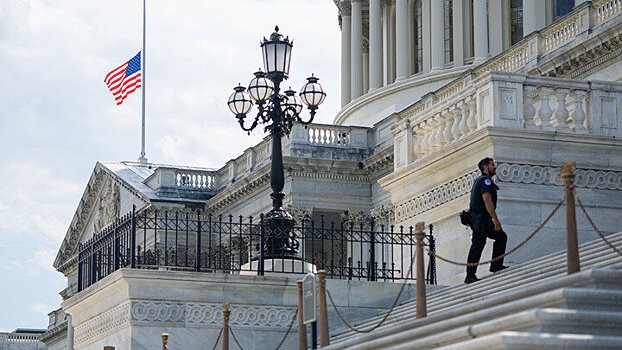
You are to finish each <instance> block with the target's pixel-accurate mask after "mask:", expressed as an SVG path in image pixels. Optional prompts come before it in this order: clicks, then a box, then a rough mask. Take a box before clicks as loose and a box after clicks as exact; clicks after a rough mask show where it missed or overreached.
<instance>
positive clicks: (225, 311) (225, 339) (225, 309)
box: [222, 303, 231, 350]
mask: <svg viewBox="0 0 622 350" xmlns="http://www.w3.org/2000/svg"><path fill="white" fill-rule="evenodd" d="M229 315H231V311H229V303H225V304H224V305H223V306H222V350H229Z"/></svg>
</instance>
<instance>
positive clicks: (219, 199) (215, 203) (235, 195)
mask: <svg viewBox="0 0 622 350" xmlns="http://www.w3.org/2000/svg"><path fill="white" fill-rule="evenodd" d="M269 183H270V174H269V173H268V172H267V171H264V172H263V173H262V174H261V175H260V176H257V177H256V178H254V179H253V180H250V181H248V182H245V183H244V184H242V185H240V186H239V187H235V186H236V185H233V186H234V189H233V190H231V191H229V192H228V191H223V192H221V193H219V194H218V195H216V196H215V197H213V198H212V199H210V200H208V201H207V204H208V208H209V210H210V211H211V212H213V213H220V212H222V211H223V210H224V209H225V208H226V207H227V206H228V205H230V204H231V203H233V202H235V201H237V200H240V199H243V198H244V197H245V196H247V195H248V194H249V193H253V192H255V191H256V190H257V189H259V188H262V187H263V186H266V185H267V184H269Z"/></svg>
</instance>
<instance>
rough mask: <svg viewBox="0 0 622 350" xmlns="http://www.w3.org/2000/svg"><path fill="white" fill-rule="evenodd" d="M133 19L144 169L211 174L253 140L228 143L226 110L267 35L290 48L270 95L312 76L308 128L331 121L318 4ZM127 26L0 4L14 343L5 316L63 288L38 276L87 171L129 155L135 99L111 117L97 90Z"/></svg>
mask: <svg viewBox="0 0 622 350" xmlns="http://www.w3.org/2000/svg"><path fill="white" fill-rule="evenodd" d="M147 6H148V8H147V12H148V19H147V21H148V22H147V66H146V71H145V73H146V75H145V79H146V88H145V90H144V91H145V95H146V151H147V157H148V158H149V160H150V161H151V162H155V163H164V164H179V165H193V166H206V167H214V168H219V167H222V166H225V164H226V162H227V160H229V159H232V158H235V157H237V156H239V155H240V154H241V153H242V152H243V151H244V150H245V149H246V148H248V147H251V146H253V145H255V144H257V143H258V142H260V141H261V140H262V139H263V138H264V137H265V136H266V135H265V134H264V133H263V130H262V129H261V128H258V129H257V130H255V132H254V133H253V134H252V135H251V136H248V135H247V134H246V133H245V132H244V131H242V130H241V129H240V128H239V126H238V125H237V122H236V120H235V118H234V117H233V115H232V114H231V113H230V111H229V109H228V108H227V105H226V101H227V98H228V97H229V95H230V94H231V93H232V92H233V90H232V88H233V87H234V86H236V85H237V83H238V82H239V83H242V84H243V85H246V84H248V82H249V81H250V79H251V77H252V73H253V72H254V71H256V70H257V68H259V67H260V66H261V65H262V60H261V56H260V48H259V40H260V39H261V38H263V37H264V36H268V35H270V33H271V32H272V31H273V29H274V26H275V25H277V24H278V25H279V26H280V28H281V32H282V33H284V34H286V35H289V36H290V38H293V39H294V50H293V57H292V70H291V72H290V73H291V74H290V79H289V80H288V81H287V82H286V83H285V84H284V87H289V86H290V85H291V86H292V87H293V88H294V89H296V90H297V89H299V88H300V86H301V85H302V84H304V83H305V78H306V77H307V76H309V75H310V74H311V73H312V72H313V73H315V75H316V76H318V77H320V83H322V85H323V86H324V89H325V90H326V92H327V93H328V97H327V100H326V102H325V104H324V105H323V106H322V107H321V108H320V110H319V111H318V115H317V120H318V121H319V122H324V123H327V122H330V121H331V120H332V118H333V117H334V115H335V113H336V112H337V111H338V109H339V103H340V102H339V97H338V96H339V82H338V80H339V76H340V74H339V55H340V46H339V45H340V43H339V36H340V32H339V27H338V25H337V10H336V8H335V6H334V4H333V3H332V2H331V1H327V0H296V1H292V0H259V1H258V0H236V1H204V0H184V1H177V0H175V1H173V0H161V1H155V2H148V5H147ZM141 19H142V2H140V1H136V2H127V1H125V0H92V1H83V0H58V1H49V0H11V1H0V65H1V66H2V69H1V70H0V91H2V92H3V93H2V94H1V95H0V110H1V111H2V112H1V113H0V149H2V151H3V152H2V157H0V193H2V196H0V271H2V272H3V277H4V276H11V279H12V283H11V285H12V288H11V290H3V291H0V299H3V300H11V304H15V305H16V308H15V309H12V310H14V311H12V312H5V313H4V314H2V315H0V329H14V328H15V326H16V325H15V324H14V323H15V322H18V320H17V319H16V318H15V317H12V316H11V315H10V314H13V315H14V314H16V313H19V312H20V311H19V310H21V309H23V308H24V307H25V306H26V305H35V303H34V302H33V300H37V301H36V302H37V303H40V304H36V305H38V306H37V307H36V309H38V310H39V311H40V312H39V313H41V312H43V309H44V308H47V307H49V308H50V309H49V310H51V309H53V308H55V307H52V306H47V305H55V303H57V302H58V301H57V300H58V294H57V293H58V291H59V290H60V289H61V288H63V285H65V280H64V279H63V278H60V277H59V276H60V274H59V273H57V272H54V271H53V269H52V268H51V263H52V261H53V258H54V256H55V255H56V252H57V251H58V248H59V247H60V244H61V242H62V239H63V237H64V234H65V232H66V231H67V228H68V226H69V224H70V222H71V219H72V217H73V214H74V211H75V210H76V207H77V205H78V202H79V200H80V196H81V195H82V193H83V190H84V187H85V185H86V183H87V181H88V179H89V176H90V174H91V172H92V170H93V167H94V165H95V163H96V161H98V160H102V161H110V160H112V161H122V160H135V159H136V158H137V157H138V155H139V153H140V142H141V140H140V133H141V113H142V105H141V92H142V91H141V90H139V91H138V92H136V93H134V94H133V95H131V96H130V97H129V98H128V99H127V100H126V101H125V102H124V103H123V105H121V106H116V105H115V104H114V103H113V98H112V96H111V94H110V92H109V91H108V90H107V88H106V86H105V84H104V83H103V78H104V76H105V74H106V73H107V72H108V71H110V70H111V69H113V68H115V67H117V66H118V65H119V64H121V63H123V62H124V61H125V60H127V59H129V58H130V57H132V56H133V55H134V54H135V53H136V52H137V51H139V50H140V47H141V41H142V23H141ZM16 271H17V272H19V273H13V272H16ZM32 286H37V287H36V288H35V287H32ZM35 292H37V293H38V295H37V296H36V297H35V296H34V293H35ZM41 295H45V297H43V296H41ZM49 310H47V311H49ZM45 313H47V312H45ZM39 316H40V315H39ZM19 322H20V324H21V325H28V324H29V323H30V325H32V326H34V325H38V324H40V323H43V324H45V320H43V321H41V320H39V319H35V318H27V317H26V316H24V317H23V318H20V319H19ZM22 322H24V323H22Z"/></svg>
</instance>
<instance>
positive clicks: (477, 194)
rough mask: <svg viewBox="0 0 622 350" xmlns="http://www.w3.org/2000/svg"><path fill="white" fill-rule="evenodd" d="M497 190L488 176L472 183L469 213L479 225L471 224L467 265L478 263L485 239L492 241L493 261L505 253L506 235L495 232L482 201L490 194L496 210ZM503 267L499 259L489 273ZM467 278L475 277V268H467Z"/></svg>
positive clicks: (501, 260) (491, 266)
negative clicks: (485, 194)
mask: <svg viewBox="0 0 622 350" xmlns="http://www.w3.org/2000/svg"><path fill="white" fill-rule="evenodd" d="M497 189H499V187H498V186H497V185H496V184H495V183H494V182H493V181H492V179H491V178H490V176H488V175H486V174H482V175H481V176H479V177H478V178H477V179H475V182H474V183H473V188H472V189H471V202H470V204H469V210H470V212H471V213H473V214H475V215H479V216H480V219H481V220H480V224H479V225H478V224H476V223H472V224H471V229H472V230H473V237H472V238H471V249H469V256H468V258H467V262H468V263H478V262H479V259H480V257H481V256H482V251H483V250H484V246H485V245H486V237H488V238H490V239H493V240H494V241H495V243H494V244H493V246H492V257H493V259H494V258H495V257H497V256H499V255H502V254H504V253H505V245H506V243H507V239H508V237H507V235H506V234H505V232H503V230H500V231H495V228H494V224H493V223H492V217H491V216H490V214H488V211H487V210H486V205H485V204H484V199H483V198H482V195H483V194H484V193H486V192H488V193H490V195H491V197H492V203H493V204H494V207H495V209H496V208H497ZM501 266H503V259H499V260H497V261H495V262H493V263H492V264H491V265H490V270H491V271H497V270H500V267H501ZM466 270H467V276H475V272H477V266H467V269H466Z"/></svg>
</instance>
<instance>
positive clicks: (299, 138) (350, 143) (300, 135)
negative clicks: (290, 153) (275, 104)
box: [285, 124, 369, 148]
mask: <svg viewBox="0 0 622 350" xmlns="http://www.w3.org/2000/svg"><path fill="white" fill-rule="evenodd" d="M368 130H369V128H366V127H355V126H340V125H332V124H309V125H307V126H306V127H305V126H304V125H301V124H296V125H294V128H293V130H292V132H291V140H290V141H289V142H286V143H285V144H286V145H289V144H292V143H295V144H303V145H313V146H319V147H322V146H327V147H354V148H368V147H369V145H368V142H367V131H368Z"/></svg>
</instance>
